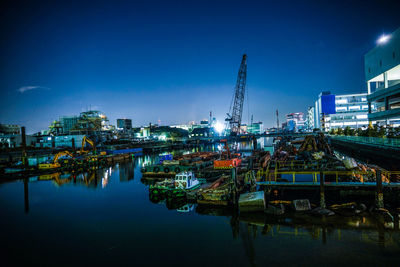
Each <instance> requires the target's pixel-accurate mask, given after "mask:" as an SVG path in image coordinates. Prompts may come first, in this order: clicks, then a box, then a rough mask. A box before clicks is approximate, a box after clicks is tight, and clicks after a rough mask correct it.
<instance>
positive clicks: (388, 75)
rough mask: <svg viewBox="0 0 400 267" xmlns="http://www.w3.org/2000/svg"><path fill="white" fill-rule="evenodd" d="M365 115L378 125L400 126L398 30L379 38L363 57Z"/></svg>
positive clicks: (399, 35)
mask: <svg viewBox="0 0 400 267" xmlns="http://www.w3.org/2000/svg"><path fill="white" fill-rule="evenodd" d="M364 65H365V80H366V82H367V88H368V97H367V98H368V103H369V105H371V107H372V106H374V105H375V106H376V109H373V108H371V109H370V111H369V114H368V118H369V120H370V121H377V123H378V124H380V125H390V126H400V28H398V29H397V30H396V31H394V32H393V33H392V34H390V35H383V36H381V38H380V39H379V40H378V44H377V46H376V47H375V48H373V49H372V50H371V51H369V52H368V53H367V54H366V55H365V56H364Z"/></svg>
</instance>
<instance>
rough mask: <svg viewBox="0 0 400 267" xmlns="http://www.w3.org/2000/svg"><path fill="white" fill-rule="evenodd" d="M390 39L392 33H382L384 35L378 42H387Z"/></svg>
mask: <svg viewBox="0 0 400 267" xmlns="http://www.w3.org/2000/svg"><path fill="white" fill-rule="evenodd" d="M389 39H390V35H386V34H382V36H381V37H379V39H378V41H377V43H378V44H385V43H387V41H389Z"/></svg>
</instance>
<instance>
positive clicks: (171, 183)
mask: <svg viewBox="0 0 400 267" xmlns="http://www.w3.org/2000/svg"><path fill="white" fill-rule="evenodd" d="M201 184H202V181H200V180H199V179H197V178H196V177H195V175H194V173H193V172H190V171H189V172H180V173H178V174H177V175H175V179H174V180H172V179H167V180H164V181H162V182H157V183H155V184H154V185H150V194H153V195H154V194H162V195H164V194H165V195H166V196H168V197H174V198H177V197H186V193H187V192H190V191H193V190H195V189H197V188H199V187H200V185H201Z"/></svg>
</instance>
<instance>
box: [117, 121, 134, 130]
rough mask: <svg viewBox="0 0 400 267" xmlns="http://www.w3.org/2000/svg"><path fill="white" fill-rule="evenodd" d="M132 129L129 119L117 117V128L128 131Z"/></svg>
mask: <svg viewBox="0 0 400 267" xmlns="http://www.w3.org/2000/svg"><path fill="white" fill-rule="evenodd" d="M131 129H132V120H131V119H117V130H123V131H129V130H131Z"/></svg>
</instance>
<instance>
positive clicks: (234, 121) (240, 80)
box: [225, 54, 247, 135]
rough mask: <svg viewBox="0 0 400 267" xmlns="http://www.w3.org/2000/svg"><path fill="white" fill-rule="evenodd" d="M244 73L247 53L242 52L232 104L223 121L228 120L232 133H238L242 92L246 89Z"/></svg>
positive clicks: (245, 73)
mask: <svg viewBox="0 0 400 267" xmlns="http://www.w3.org/2000/svg"><path fill="white" fill-rule="evenodd" d="M246 75H247V55H246V54H244V55H243V58H242V62H241V64H240V67H239V72H238V77H237V81H236V86H235V94H234V99H233V106H232V103H231V107H230V108H229V112H230V113H227V114H226V115H227V116H228V117H227V118H226V119H225V121H227V122H229V128H230V129H231V134H232V135H237V134H239V133H240V125H241V123H242V113H243V102H244V93H245V89H246Z"/></svg>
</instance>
